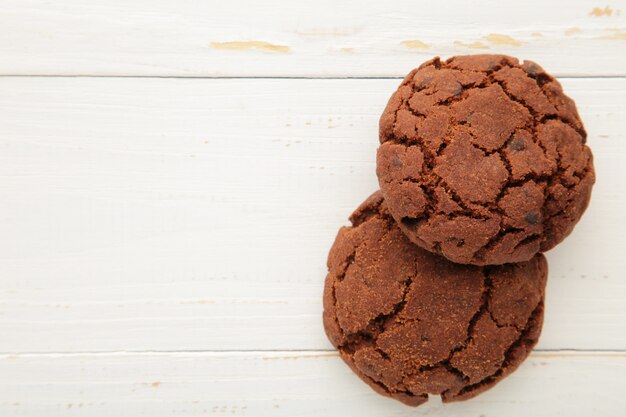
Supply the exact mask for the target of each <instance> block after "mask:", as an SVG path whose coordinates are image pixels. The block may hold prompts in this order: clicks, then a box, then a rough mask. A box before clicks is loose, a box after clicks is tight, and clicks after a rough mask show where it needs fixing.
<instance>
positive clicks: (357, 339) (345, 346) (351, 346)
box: [338, 276, 413, 354]
mask: <svg viewBox="0 0 626 417" xmlns="http://www.w3.org/2000/svg"><path fill="white" fill-rule="evenodd" d="M412 282H413V278H412V277H410V276H409V277H407V278H406V279H405V280H404V281H403V283H402V285H403V288H402V297H401V299H400V301H399V302H397V303H396V304H394V305H393V307H392V308H391V311H390V312H388V313H381V314H379V315H377V316H376V317H374V318H373V319H370V320H369V321H368V323H367V325H366V326H365V328H364V329H362V330H359V331H357V332H354V333H350V334H347V335H345V337H344V339H345V342H344V343H342V344H340V345H339V346H338V349H339V350H341V351H344V352H346V353H348V354H354V353H355V352H356V351H357V350H359V349H361V348H362V347H364V346H370V347H371V346H375V344H376V340H377V339H378V336H379V335H380V334H381V333H383V332H384V331H385V330H386V328H387V327H388V324H389V323H390V322H391V321H393V320H394V319H396V318H397V317H398V315H399V314H400V313H401V312H402V310H403V309H404V306H405V305H406V302H407V295H408V293H409V288H410V286H411V283H412Z"/></svg>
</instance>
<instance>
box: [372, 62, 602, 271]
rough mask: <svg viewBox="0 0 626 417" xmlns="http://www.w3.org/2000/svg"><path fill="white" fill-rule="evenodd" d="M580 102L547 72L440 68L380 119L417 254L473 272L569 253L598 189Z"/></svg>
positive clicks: (531, 66)
mask: <svg viewBox="0 0 626 417" xmlns="http://www.w3.org/2000/svg"><path fill="white" fill-rule="evenodd" d="M586 136H587V134H586V132H585V129H584V127H583V125H582V122H581V121H580V118H579V116H578V113H577V111H576V106H575V104H574V102H573V101H572V100H571V99H570V98H569V97H567V96H566V95H565V94H563V90H562V88H561V85H560V84H559V83H558V82H557V81H556V80H555V79H554V78H552V77H551V76H550V75H548V74H547V73H546V72H545V71H544V70H543V69H542V68H541V67H539V66H538V65H537V64H535V63H533V62H530V61H524V63H523V64H520V63H518V61H517V60H516V59H515V58H510V57H507V56H501V55H473V56H457V57H453V58H450V59H448V60H447V61H445V62H444V61H440V59H439V58H435V59H433V60H431V61H428V62H426V63H424V64H423V65H421V66H420V67H419V68H417V69H415V70H413V71H411V73H410V74H409V75H407V77H406V78H405V79H404V81H403V82H402V84H401V85H400V87H399V88H398V90H397V91H396V92H395V93H394V94H393V96H392V97H391V99H390V100H389V103H388V104H387V108H386V109H385V111H384V113H383V114H382V116H381V119H380V142H381V146H380V147H379V149H378V155H377V167H376V170H377V175H378V179H379V183H380V187H381V190H382V192H383V195H384V197H385V201H386V204H387V206H388V207H389V211H390V212H391V214H392V215H393V217H394V218H395V219H396V221H397V222H398V223H399V225H400V227H401V229H402V230H403V231H404V233H405V234H406V235H407V236H408V237H409V239H411V240H412V241H413V242H414V243H416V244H418V245H419V246H421V247H422V248H424V249H427V250H429V251H431V252H434V253H438V254H441V255H443V256H445V257H446V258H448V259H450V260H452V261H454V262H457V263H463V264H474V265H498V264H503V263H508V262H520V261H527V260H529V259H531V258H532V257H533V255H535V254H536V253H537V252H539V251H546V250H549V249H551V248H552V247H554V246H555V245H557V244H558V243H559V242H561V241H562V240H563V239H564V238H565V237H566V236H567V235H568V234H569V233H570V232H571V231H572V229H573V227H574V225H575V224H576V222H578V220H579V219H580V217H581V216H582V214H583V212H584V211H585V209H586V208H587V205H588V203H589V198H590V196H591V188H592V186H593V183H594V181H595V177H594V169H593V160H592V155H591V151H590V149H589V148H588V147H587V146H586V145H585V142H586Z"/></svg>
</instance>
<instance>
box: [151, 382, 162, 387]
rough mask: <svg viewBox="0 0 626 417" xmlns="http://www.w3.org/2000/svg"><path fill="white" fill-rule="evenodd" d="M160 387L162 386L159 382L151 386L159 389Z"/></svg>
mask: <svg viewBox="0 0 626 417" xmlns="http://www.w3.org/2000/svg"><path fill="white" fill-rule="evenodd" d="M160 385H161V383H160V382H158V381H156V382H153V383H152V384H150V386H151V387H152V388H159V386H160Z"/></svg>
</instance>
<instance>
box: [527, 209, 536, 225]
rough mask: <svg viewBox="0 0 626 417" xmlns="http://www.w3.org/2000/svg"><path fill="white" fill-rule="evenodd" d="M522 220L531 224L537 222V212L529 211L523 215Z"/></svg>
mask: <svg viewBox="0 0 626 417" xmlns="http://www.w3.org/2000/svg"><path fill="white" fill-rule="evenodd" d="M524 220H526V223H528V224H531V225H536V224H539V214H538V213H537V212H536V211H529V212H528V213H526V215H525V216H524Z"/></svg>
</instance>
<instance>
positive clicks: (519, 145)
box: [509, 137, 526, 152]
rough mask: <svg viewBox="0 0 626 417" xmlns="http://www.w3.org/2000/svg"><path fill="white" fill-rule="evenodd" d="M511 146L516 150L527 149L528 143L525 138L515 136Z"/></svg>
mask: <svg viewBox="0 0 626 417" xmlns="http://www.w3.org/2000/svg"><path fill="white" fill-rule="evenodd" d="M509 148H510V149H511V150H513V151H515V152H519V151H523V150H524V149H526V143H524V139H522V138H520V137H515V138H513V139H512V140H511V143H509Z"/></svg>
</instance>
